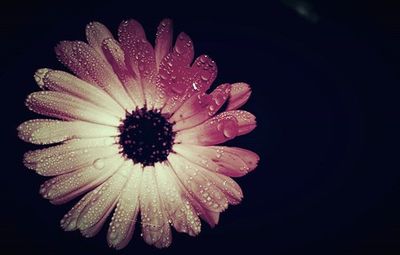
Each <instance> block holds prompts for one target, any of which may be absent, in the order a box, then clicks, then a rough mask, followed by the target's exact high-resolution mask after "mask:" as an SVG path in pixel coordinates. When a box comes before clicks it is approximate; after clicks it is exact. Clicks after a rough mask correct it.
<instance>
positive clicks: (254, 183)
mask: <svg viewBox="0 0 400 255" xmlns="http://www.w3.org/2000/svg"><path fill="white" fill-rule="evenodd" d="M284 2H285V4H284V3H283V2H280V1H266V3H264V4H263V5H261V4H253V3H250V2H248V1H245V2H244V3H241V4H235V3H233V2H226V3H222V2H220V3H216V2H214V3H207V2H204V1H184V2H181V3H175V4H172V3H170V2H169V1H164V3H162V4H161V3H157V2H152V1H127V2H124V3H121V2H117V1H108V2H106V3H99V2H97V3H87V2H84V1H80V2H70V1H68V2H58V1H42V2H36V3H24V2H13V3H8V4H5V3H2V4H1V5H0V8H1V10H0V12H1V15H0V16H1V17H0V33H1V40H0V49H1V55H0V57H1V61H0V75H1V76H0V82H1V86H2V100H1V101H2V104H3V105H2V109H3V111H2V112H3V117H2V127H3V128H5V129H6V131H5V132H2V133H3V134H5V137H4V139H3V141H2V144H1V146H2V147H3V149H4V151H5V152H6V153H3V155H4V158H3V159H2V161H4V162H6V163H5V164H2V167H1V168H2V175H1V180H2V182H1V189H2V190H1V193H0V194H1V205H2V207H1V210H0V212H1V214H0V216H1V218H0V231H1V238H0V249H1V253H3V252H5V253H3V254H96V255H99V254H150V253H156V254H214V253H219V254H225V253H227V254H232V253H233V254H236V253H238V254H244V253H252V252H254V253H263V254H399V253H400V206H399V194H400V185H399V184H400V171H399V168H398V167H395V165H394V164H393V163H394V161H395V160H394V158H395V157H396V156H397V157H398V153H397V151H398V149H397V147H398V146H395V145H396V143H395V142H394V141H395V139H396V136H395V135H393V134H392V133H391V132H390V131H392V130H395V128H394V127H395V124H396V119H398V118H399V111H397V110H396V109H395V108H394V106H395V101H396V100H397V98H398V93H397V91H398V89H397V91H396V89H394V88H395V87H396V86H399V70H400V69H399V66H398V65H396V61H397V60H398V58H399V57H400V54H399V53H400V51H399V48H400V47H399V46H400V40H399V34H400V22H399V18H398V17H399V15H398V13H399V9H398V8H396V7H395V6H393V5H392V6H389V5H386V4H384V2H382V1H371V2H368V1H359V2H355V1H329V2H327V1H315V2H312V1H307V2H309V4H313V3H314V5H313V6H314V9H313V10H314V12H315V13H316V14H317V15H318V17H319V18H318V21H317V22H315V20H313V19H307V18H306V17H304V16H301V15H299V14H298V13H296V11H295V10H294V9H293V4H295V3H296V1H284ZM164 17H170V18H172V19H173V20H174V23H175V26H174V29H175V32H176V33H178V32H180V31H185V32H186V33H188V34H189V35H190V36H191V37H192V39H193V41H194V45H195V51H196V56H198V55H200V54H203V53H206V54H208V55H210V56H211V57H212V58H213V59H214V60H216V62H217V64H218V66H219V75H218V78H217V82H216V84H219V83H222V82H236V81H246V82H248V83H249V84H251V85H252V89H253V95H252V98H251V100H250V101H249V103H247V104H246V106H245V107H244V108H245V109H246V110H249V111H251V112H253V113H254V114H255V115H256V116H257V120H258V127H257V129H256V130H255V131H254V132H252V133H251V134H249V135H246V136H243V137H239V138H237V139H236V140H235V141H233V142H231V143H230V144H232V145H238V146H241V147H244V148H249V149H252V150H254V151H255V152H257V153H258V154H259V155H260V157H261V161H260V165H259V167H258V168H257V169H256V170H255V171H254V172H252V173H251V174H249V175H247V176H245V177H243V178H240V179H238V180H237V181H238V182H239V184H240V185H241V186H242V188H243V191H244V193H245V198H244V200H243V202H242V203H241V204H240V205H238V206H232V207H230V208H229V210H227V211H226V212H224V213H223V214H222V217H221V220H220V223H219V225H218V226H217V227H216V228H215V229H210V228H209V227H208V226H206V225H205V224H203V229H202V232H201V234H200V235H199V236H198V237H196V238H191V237H188V236H186V235H183V234H177V233H174V241H173V244H172V246H171V247H170V248H168V249H165V250H158V249H156V248H153V247H150V246H148V245H146V244H145V243H144V242H143V241H142V240H141V238H140V236H139V229H138V231H136V233H135V236H134V238H133V240H132V241H131V243H130V244H129V246H128V247H127V248H125V249H124V250H122V251H115V250H113V249H110V248H108V247H107V244H106V241H105V233H106V231H105V229H103V231H102V232H101V233H100V234H98V235H97V236H96V237H95V238H92V239H85V238H83V237H81V236H80V234H79V233H78V232H72V233H71V232H63V231H62V230H61V228H60V227H59V219H60V218H61V217H62V215H63V214H64V213H66V212H67V211H68V210H69V208H70V207H72V205H73V203H68V204H66V205H63V206H53V205H51V204H50V203H49V202H48V201H46V200H45V199H42V198H41V197H40V195H39V194H38V189H39V185H40V183H41V182H42V181H43V180H44V178H42V177H40V176H37V175H36V174H34V173H33V172H32V171H28V170H27V169H25V168H24V167H23V165H22V163H21V161H22V155H23V153H24V152H25V151H27V150H29V149H33V148H36V147H35V146H32V145H28V144H26V143H24V142H21V141H20V140H18V139H17V137H16V130H15V128H16V126H17V125H18V124H19V123H21V122H23V121H25V120H28V119H30V118H34V117H37V116H36V115H35V114H33V113H30V112H29V111H28V110H27V109H26V108H25V106H24V103H23V102H24V99H25V97H26V95H27V94H28V93H30V92H33V91H35V90H38V88H37V86H36V85H35V83H34V81H33V78H32V76H33V73H34V72H35V70H36V69H38V68H41V67H50V68H53V69H57V68H61V69H64V70H65V68H64V67H62V66H61V64H59V63H58V62H57V61H56V58H55V55H54V53H53V47H54V46H55V45H56V43H57V42H58V41H61V40H75V39H80V40H83V39H84V27H85V25H86V24H87V23H88V22H90V21H93V20H97V21H101V22H103V23H104V24H106V25H107V26H108V27H109V28H110V29H111V30H112V31H114V32H115V31H116V29H117V27H118V24H119V23H120V21H121V20H123V19H127V18H135V19H137V20H138V21H140V22H141V23H142V24H143V26H144V28H145V30H146V32H147V35H148V38H149V39H150V40H151V41H152V40H153V39H154V34H155V31H156V27H157V25H158V22H159V21H160V20H161V19H162V18H164ZM392 89H394V90H392ZM4 141H5V142H4Z"/></svg>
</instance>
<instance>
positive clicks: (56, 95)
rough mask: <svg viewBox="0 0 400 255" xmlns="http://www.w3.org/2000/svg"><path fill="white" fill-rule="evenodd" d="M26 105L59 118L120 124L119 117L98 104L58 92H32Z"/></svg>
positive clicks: (113, 124) (38, 111) (110, 124)
mask: <svg viewBox="0 0 400 255" xmlns="http://www.w3.org/2000/svg"><path fill="white" fill-rule="evenodd" d="M26 105H27V106H28V108H29V109H30V110H31V111H34V112H36V113H39V114H43V115H47V116H51V117H55V118H59V119H64V120H83V121H88V122H93V123H98V124H103V125H109V126H118V125H119V124H120V118H118V117H115V116H113V115H111V114H109V113H106V112H105V111H103V110H102V109H101V108H99V107H98V106H95V105H93V104H91V103H89V102H87V101H84V100H82V99H79V98H77V97H74V96H71V95H68V94H64V93H60V92H55V91H39V92H34V93H32V94H30V95H29V96H28V98H27V99H26Z"/></svg>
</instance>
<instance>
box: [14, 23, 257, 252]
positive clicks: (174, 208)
mask: <svg viewBox="0 0 400 255" xmlns="http://www.w3.org/2000/svg"><path fill="white" fill-rule="evenodd" d="M86 36H87V41H88V43H85V42H81V41H63V42H61V43H60V44H59V45H57V46H56V49H55V51H56V54H57V57H58V59H59V60H60V61H61V62H62V63H63V64H65V65H66V66H67V67H68V68H69V69H70V70H71V71H72V72H73V73H74V74H75V75H76V76H74V75H72V74H69V73H67V72H64V71H59V70H51V69H47V68H44V69H39V70H38V71H37V72H36V73H35V76H34V77H35V80H36V82H37V84H38V85H39V87H40V88H41V89H42V90H43V91H39V92H34V93H32V94H30V95H29V96H28V98H27V100H26V105H27V106H28V108H29V109H30V110H32V111H34V112H36V113H39V114H43V115H47V116H49V117H53V118H56V119H33V120H29V121H26V122H24V123H22V124H21V125H20V126H19V127H18V131H19V137H20V138H21V139H22V140H24V141H26V142H30V143H33V144H55V145H54V146H52V147H48V148H44V149H38V150H35V151H29V152H27V153H26V154H25V156H24V163H25V165H26V167H28V168H30V169H33V170H35V171H36V172H37V173H38V174H40V175H43V176H53V178H51V179H49V180H47V181H46V182H45V183H44V184H43V185H42V186H41V187H40V193H41V194H42V195H43V197H45V198H47V199H49V200H50V202H51V203H53V204H62V203H66V202H68V201H70V200H72V199H74V198H76V197H78V196H80V195H82V194H85V193H86V194H85V195H84V196H83V197H82V198H81V200H80V201H79V202H78V203H77V204H76V205H75V206H74V207H73V208H72V209H71V210H70V211H69V212H68V213H67V214H66V215H65V216H64V217H63V218H62V220H61V226H62V227H63V228H64V229H65V230H67V231H71V230H77V229H79V230H80V231H81V232H82V234H83V235H84V236H86V237H91V236H94V235H95V234H96V233H97V232H98V231H99V230H100V229H101V227H102V226H103V224H104V222H105V221H106V220H107V218H108V216H109V215H110V214H111V213H113V214H112V215H113V216H112V218H111V222H110V226H109V229H108V234H107V240H108V243H109V245H110V246H112V247H115V248H117V249H120V248H123V247H125V246H126V245H127V244H128V242H129V241H130V239H131V237H132V234H133V232H134V228H135V223H136V222H137V221H139V222H140V223H141V226H142V236H143V238H144V240H145V242H146V243H148V244H151V245H154V246H156V247H159V248H161V247H167V246H169V245H170V244H171V239H172V236H171V226H173V227H174V228H175V229H176V230H177V231H178V232H184V233H187V234H189V235H191V236H195V235H197V234H199V232H200V225H201V223H200V219H199V218H201V219H203V220H204V221H206V222H208V223H209V224H210V225H211V226H214V225H215V224H217V223H218V219H219V214H220V213H221V212H222V211H224V210H225V209H226V208H227V207H228V204H237V203H239V202H240V201H241V199H242V191H241V189H240V187H239V186H238V185H237V183H236V182H235V181H234V180H232V179H231V178H230V177H239V176H243V175H245V174H246V173H248V172H249V171H251V170H253V169H254V168H255V167H256V165H257V163H258V160H259V158H258V156H257V154H255V153H254V152H251V151H249V150H245V149H241V148H234V147H224V146H215V145H217V144H221V143H224V142H225V141H228V140H231V139H233V138H235V137H236V136H239V135H244V134H247V133H249V132H250V131H252V130H253V129H254V128H255V127H256V121H255V117H254V115H252V114H251V113H249V112H246V111H242V110H237V109H238V108H239V107H240V106H242V105H243V104H244V103H245V102H246V101H247V100H248V98H249V96H250V93H251V91H250V87H249V85H247V84H246V83H234V84H222V85H219V86H218V87H217V88H216V89H214V90H213V91H212V92H211V93H209V94H207V92H206V91H207V90H208V89H209V88H210V86H211V84H212V83H213V81H214V79H215V77H216V75H217V67H216V65H215V62H214V61H213V60H211V58H210V57H208V56H206V55H201V56H199V57H198V58H196V59H195V60H194V61H193V58H194V50H193V43H192V41H191V39H190V38H189V37H188V36H187V35H186V34H185V33H181V34H179V35H178V38H177V40H176V42H175V45H174V47H172V42H173V40H172V37H173V32H172V22H171V20H169V19H165V20H163V21H162V22H161V23H160V25H159V27H158V31H157V34H156V42H155V47H154V48H153V47H152V45H151V44H150V43H149V42H148V41H147V39H146V36H145V33H144V31H143V28H142V26H141V25H140V24H139V23H138V22H137V21H135V20H129V21H124V22H122V23H121V25H120V27H119V29H118V40H116V39H114V37H113V35H112V34H111V33H110V31H109V30H108V29H107V28H106V27H105V26H104V25H102V24H100V23H98V22H93V23H90V24H89V25H88V26H87V27H86ZM222 108H224V111H222V110H221V109H222ZM138 215H140V216H138ZM139 218H140V219H139Z"/></svg>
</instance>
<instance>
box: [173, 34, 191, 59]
mask: <svg viewBox="0 0 400 255" xmlns="http://www.w3.org/2000/svg"><path fill="white" fill-rule="evenodd" d="M174 53H175V54H174V55H175V56H176V57H177V58H178V59H179V62H180V64H181V65H182V66H189V65H190V64H191V63H192V61H193V57H194V48H193V42H192V40H191V39H190V37H189V36H188V35H187V34H185V33H183V32H182V33H180V34H179V35H178V38H177V40H176V42H175V46H174Z"/></svg>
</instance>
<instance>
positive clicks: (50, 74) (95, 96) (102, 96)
mask: <svg viewBox="0 0 400 255" xmlns="http://www.w3.org/2000/svg"><path fill="white" fill-rule="evenodd" d="M35 80H36V82H37V83H38V84H39V86H40V87H41V88H42V89H49V90H53V91H58V92H65V93H68V94H70V95H72V96H76V97H78V98H80V99H82V100H86V101H88V102H91V103H93V104H95V105H97V106H99V107H102V108H104V109H105V111H107V112H109V113H110V114H113V115H115V116H118V117H124V116H125V111H124V109H122V108H121V106H120V105H118V104H117V103H116V102H115V101H114V99H112V98H111V97H110V96H109V95H108V94H107V93H105V92H104V91H103V90H101V89H99V88H97V87H95V86H93V85H91V84H89V83H87V82H85V81H83V80H81V79H79V78H77V77H75V76H74V75H72V74H69V73H67V72H63V71H58V70H51V69H47V68H43V69H39V70H38V71H36V73H35Z"/></svg>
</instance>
